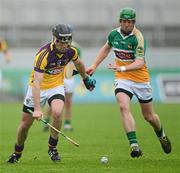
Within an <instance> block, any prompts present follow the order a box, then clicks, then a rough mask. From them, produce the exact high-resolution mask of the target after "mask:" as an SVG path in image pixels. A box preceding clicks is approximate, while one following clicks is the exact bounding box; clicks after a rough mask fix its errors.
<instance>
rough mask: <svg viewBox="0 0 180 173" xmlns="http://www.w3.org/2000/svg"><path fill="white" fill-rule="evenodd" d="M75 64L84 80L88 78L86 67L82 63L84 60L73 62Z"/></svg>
mask: <svg viewBox="0 0 180 173" xmlns="http://www.w3.org/2000/svg"><path fill="white" fill-rule="evenodd" d="M73 63H74V66H75V67H76V69H77V71H78V72H79V74H80V75H81V77H82V79H85V78H87V77H88V75H87V74H86V71H85V65H84V63H83V62H82V60H81V59H80V58H78V59H77V60H75V61H73Z"/></svg>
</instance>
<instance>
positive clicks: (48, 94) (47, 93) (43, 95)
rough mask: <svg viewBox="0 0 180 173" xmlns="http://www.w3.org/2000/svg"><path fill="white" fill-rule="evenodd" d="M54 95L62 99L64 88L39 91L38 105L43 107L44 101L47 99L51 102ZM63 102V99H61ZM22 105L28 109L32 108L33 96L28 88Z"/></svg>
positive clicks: (58, 87) (30, 88)
mask: <svg viewBox="0 0 180 173" xmlns="http://www.w3.org/2000/svg"><path fill="white" fill-rule="evenodd" d="M55 95H61V96H62V98H64V86H63V85H62V86H57V87H55V88H50V89H47V90H41V91H40V104H41V106H44V105H45V103H46V101H47V100H48V101H49V99H50V100H51V98H52V97H53V96H55ZM62 100H63V99H62ZM24 105H25V106H27V107H30V108H33V107H34V100H33V96H32V87H31V86H29V87H28V90H27V93H26V96H25V99H24Z"/></svg>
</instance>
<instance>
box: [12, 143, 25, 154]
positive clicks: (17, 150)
mask: <svg viewBox="0 0 180 173" xmlns="http://www.w3.org/2000/svg"><path fill="white" fill-rule="evenodd" d="M23 149H24V145H17V144H15V146H14V150H15V153H16V154H17V155H19V156H21V154H22V152H23Z"/></svg>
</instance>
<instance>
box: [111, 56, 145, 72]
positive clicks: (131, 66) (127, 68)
mask: <svg viewBox="0 0 180 173" xmlns="http://www.w3.org/2000/svg"><path fill="white" fill-rule="evenodd" d="M144 64H145V62H144V59H142V58H136V60H135V61H134V62H133V63H131V64H129V65H126V66H120V67H119V66H118V65H116V64H109V65H108V68H109V69H112V70H113V71H120V72H124V71H133V70H138V69H141V68H142V67H143V66H144Z"/></svg>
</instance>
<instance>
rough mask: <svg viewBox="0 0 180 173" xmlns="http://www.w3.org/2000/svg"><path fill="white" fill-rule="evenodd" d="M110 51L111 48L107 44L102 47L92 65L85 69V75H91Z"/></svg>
mask: <svg viewBox="0 0 180 173" xmlns="http://www.w3.org/2000/svg"><path fill="white" fill-rule="evenodd" d="M110 51H111V46H110V45H109V44H108V43H106V44H105V45H104V46H102V48H101V49H100V51H99V53H98V54H97V57H96V59H95V61H94V63H93V64H92V65H91V66H90V67H88V68H87V69H86V73H87V74H89V75H92V74H93V73H94V72H95V70H96V68H97V67H98V66H99V64H101V62H102V61H103V60H104V59H105V58H106V57H107V56H108V54H109V52H110Z"/></svg>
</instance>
